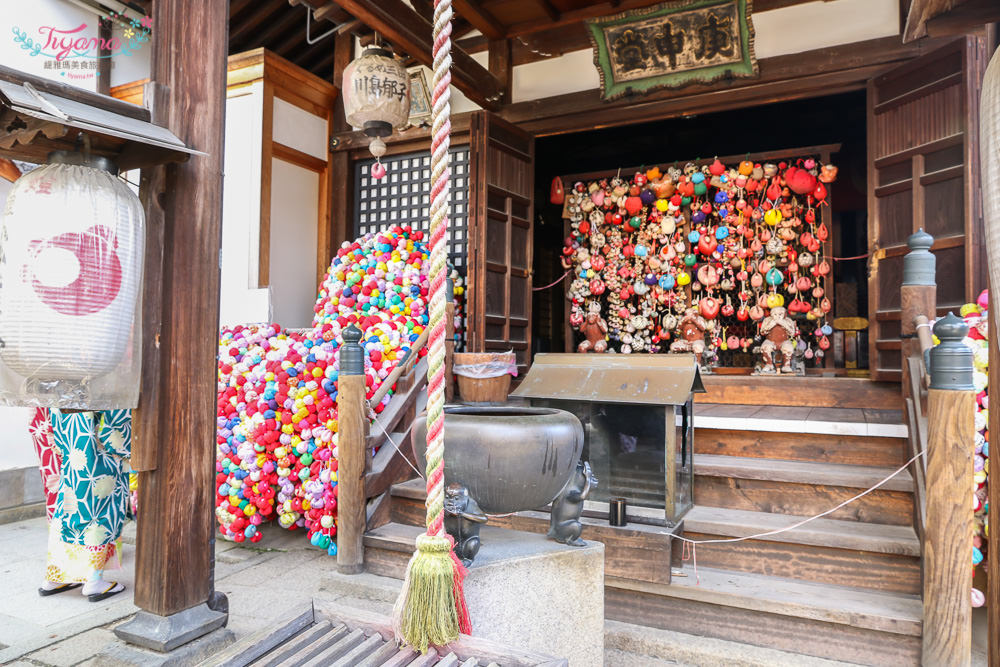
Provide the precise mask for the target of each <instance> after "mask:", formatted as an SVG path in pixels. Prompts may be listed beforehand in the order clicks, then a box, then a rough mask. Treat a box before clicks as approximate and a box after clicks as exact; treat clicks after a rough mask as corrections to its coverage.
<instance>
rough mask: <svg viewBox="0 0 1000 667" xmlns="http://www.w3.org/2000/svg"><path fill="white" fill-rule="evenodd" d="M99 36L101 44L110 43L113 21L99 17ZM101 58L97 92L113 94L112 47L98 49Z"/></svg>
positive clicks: (98, 68)
mask: <svg viewBox="0 0 1000 667" xmlns="http://www.w3.org/2000/svg"><path fill="white" fill-rule="evenodd" d="M97 25H98V28H97V36H98V39H99V43H100V44H108V43H109V42H110V41H111V21H110V20H108V19H99V20H98V22H97ZM98 55H99V56H100V59H99V60H98V61H97V92H99V93H100V94H101V95H110V94H111V49H110V48H101V49H99V50H98Z"/></svg>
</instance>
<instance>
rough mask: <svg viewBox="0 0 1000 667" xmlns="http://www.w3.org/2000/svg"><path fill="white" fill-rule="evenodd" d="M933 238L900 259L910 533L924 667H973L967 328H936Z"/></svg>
mask: <svg viewBox="0 0 1000 667" xmlns="http://www.w3.org/2000/svg"><path fill="white" fill-rule="evenodd" d="M933 242H934V239H933V238H931V237H930V235H928V234H925V233H923V232H922V231H920V232H918V233H917V234H914V235H913V236H911V237H910V240H909V246H910V252H909V253H908V254H907V255H906V256H905V257H904V260H903V285H902V288H901V308H902V313H901V317H902V321H901V323H900V324H901V333H902V340H903V344H902V363H903V384H902V391H903V399H904V407H905V410H906V419H907V425H908V427H909V452H910V458H911V459H912V464H911V471H912V474H913V480H914V484H915V489H914V490H915V503H914V528H915V529H916V531H917V534H918V536H919V537H920V541H921V546H922V553H923V563H922V564H923V611H924V616H923V630H922V632H923V640H922V658H921V662H922V664H923V665H934V666H935V667H937V666H941V665H955V666H965V665H969V664H971V649H972V645H971V634H972V604H971V594H970V590H969V589H970V586H971V581H972V544H971V538H972V529H973V516H972V514H973V513H972V506H971V503H970V502H969V491H970V489H972V488H973V468H972V443H973V442H974V436H975V425H974V420H973V416H974V409H975V400H976V399H975V391H974V389H973V387H972V352H971V350H969V349H968V348H966V347H965V346H964V344H963V343H962V337H963V336H964V335H965V333H967V327H966V326H965V325H964V324H963V323H962V321H961V320H959V319H957V318H950V319H949V318H945V320H944V321H943V322H939V323H938V324H936V325H935V329H934V333H935V334H937V336H938V338H939V339H940V341H941V342H940V344H939V346H938V347H937V348H936V349H933V350H932V348H933V343H932V336H931V333H932V332H931V325H930V319H929V318H931V317H934V315H935V313H936V306H937V304H936V292H937V287H936V285H935V280H934V276H935V268H936V267H935V260H934V256H933V255H932V254H931V253H930V252H929V250H930V247H931V245H932V244H933Z"/></svg>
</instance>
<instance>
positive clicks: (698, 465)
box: [694, 454, 913, 526]
mask: <svg viewBox="0 0 1000 667" xmlns="http://www.w3.org/2000/svg"><path fill="white" fill-rule="evenodd" d="M891 472H893V469H892V468H883V467H876V466H855V465H843V464H835V463H813V462H805V461H784V460H775V459H754V458H748V457H741V456H720V455H715V454H696V455H695V457H694V474H695V487H694V502H695V504H697V505H705V506H709V507H726V508H731V509H739V510H750V511H755V512H769V513H775V514H793V515H797V516H812V515H815V514H819V513H821V512H824V511H826V510H829V509H831V508H833V507H835V506H837V505H838V504H840V503H842V502H844V501H846V500H848V499H849V498H852V497H853V496H856V495H857V494H858V493H859V492H860V491H862V490H864V489H867V488H869V487H871V486H873V485H874V484H876V483H878V482H880V481H882V480H883V479H885V478H886V477H887V476H888V475H889V474H890V473H891ZM912 489H913V479H912V477H911V476H910V474H909V472H908V471H906V470H904V471H902V472H900V473H899V474H897V475H896V476H895V477H893V478H892V479H890V480H888V481H887V482H886V483H885V484H883V485H882V486H881V487H880V488H878V489H875V490H874V491H872V492H871V493H869V494H867V495H865V496H863V497H861V498H859V499H858V500H856V501H854V502H852V503H851V504H849V505H847V506H845V507H842V508H841V509H839V510H837V511H836V512H834V513H832V514H830V515H829V516H828V517H827V518H830V519H846V520H854V521H863V522H866V523H884V524H892V525H899V526H908V525H911V524H912V521H913V494H912Z"/></svg>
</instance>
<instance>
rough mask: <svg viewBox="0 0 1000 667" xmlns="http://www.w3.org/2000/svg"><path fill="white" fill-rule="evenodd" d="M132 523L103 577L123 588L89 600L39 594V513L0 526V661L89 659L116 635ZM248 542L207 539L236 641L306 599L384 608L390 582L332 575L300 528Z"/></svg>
mask: <svg viewBox="0 0 1000 667" xmlns="http://www.w3.org/2000/svg"><path fill="white" fill-rule="evenodd" d="M134 528H135V526H134V524H132V525H130V526H129V527H127V528H126V530H125V534H124V535H123V538H124V540H125V545H124V549H123V552H124V554H123V569H122V570H119V571H108V572H107V574H106V577H107V578H109V579H112V580H116V581H121V582H122V583H124V584H125V585H126V587H127V590H126V591H125V592H124V593H122V594H120V595H116V596H114V597H112V598H109V599H108V600H105V601H103V602H99V603H91V602H89V601H88V600H87V599H86V598H84V597H83V596H82V595H81V594H80V593H79V592H78V591H69V592H66V593H62V594H59V595H54V596H51V597H46V598H43V597H40V596H39V595H38V590H37V589H38V586H39V584H40V583H41V580H42V576H43V574H44V571H45V545H46V538H47V524H46V522H45V519H44V518H38V519H29V520H26V521H19V522H17V523H10V524H6V525H0V581H2V582H3V585H4V589H5V594H4V595H3V597H2V598H0V664H8V663H11V664H14V665H55V666H59V667H64V666H65V667H69V666H71V665H81V664H86V665H96V664H98V661H96V660H94V659H93V656H94V655H95V654H97V653H99V652H100V651H101V649H103V648H104V647H105V646H106V645H107V644H109V643H110V642H114V641H117V640H116V638H115V636H114V633H113V632H112V630H113V628H114V627H115V626H116V625H117V624H119V623H121V622H123V621H125V620H126V619H127V618H128V617H129V616H131V615H132V614H134V613H135V612H136V611H137V608H136V606H135V605H134V604H133V603H132V592H133V586H132V583H133V581H134V570H133V568H134V566H135V547H134V535H135V530H134ZM263 532H264V537H263V539H262V540H261V541H260V542H259V543H258V544H254V545H250V544H248V545H247V546H245V547H244V546H243V545H237V544H234V543H231V542H224V541H221V540H220V541H218V542H217V543H216V565H215V567H216V572H215V581H216V589H217V590H220V591H222V592H223V593H225V594H226V595H227V596H228V597H229V608H230V617H229V628H230V629H231V630H232V631H233V632H234V633H235V635H236V638H237V640H239V639H240V638H242V637H244V636H246V635H248V634H250V633H253V632H256V631H258V630H261V629H263V628H265V627H266V626H267V625H268V624H269V623H271V622H274V621H276V620H278V619H281V618H282V617H283V616H285V615H286V614H285V612H286V611H288V610H290V609H292V608H295V607H300V606H301V605H302V604H304V603H307V602H309V601H310V600H316V601H317V602H326V601H328V602H334V601H335V602H337V603H338V604H344V605H347V606H353V607H362V608H365V609H368V610H369V611H374V612H379V613H383V614H388V613H391V610H392V602H393V601H394V600H395V596H396V593H397V592H398V590H399V586H400V582H398V581H395V580H392V579H386V578H384V577H376V576H374V575H368V574H363V575H357V576H355V577H344V576H342V575H339V574H337V572H336V569H335V568H336V558H334V557H331V556H328V555H327V554H326V551H325V550H320V549H317V548H315V547H313V546H310V545H309V543H308V542H307V541H306V538H305V535H304V533H302V532H301V531H298V532H295V533H291V532H288V531H285V530H282V529H280V528H279V527H277V526H275V525H271V526H266V527H265V528H264V531H263Z"/></svg>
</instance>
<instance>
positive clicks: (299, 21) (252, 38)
mask: <svg viewBox="0 0 1000 667" xmlns="http://www.w3.org/2000/svg"><path fill="white" fill-rule="evenodd" d="M306 11H308V9H307V10H306ZM305 23H306V21H305V14H299V12H297V11H286V12H285V14H284V15H283V16H280V17H278V19H277V20H276V21H273V22H271V23H269V24H268V26H267V28H264V29H262V30H259V31H257V32H254V33H253V34H252V35H248V36H247V39H246V40H245V41H244V44H246V47H245V48H243V47H241V48H239V50H240V51H246V50H247V49H252V48H257V47H259V46H263V47H265V48H268V49H271V50H272V51H276V49H274V48H273V42H274V40H275V39H276V38H281V37H283V36H285V35H286V34H287V35H288V36H290V37H294V38H295V39H296V40H297V41H298V42H300V43H302V44H305V43H306V41H305V36H304V35H305V29H306V28H305Z"/></svg>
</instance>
